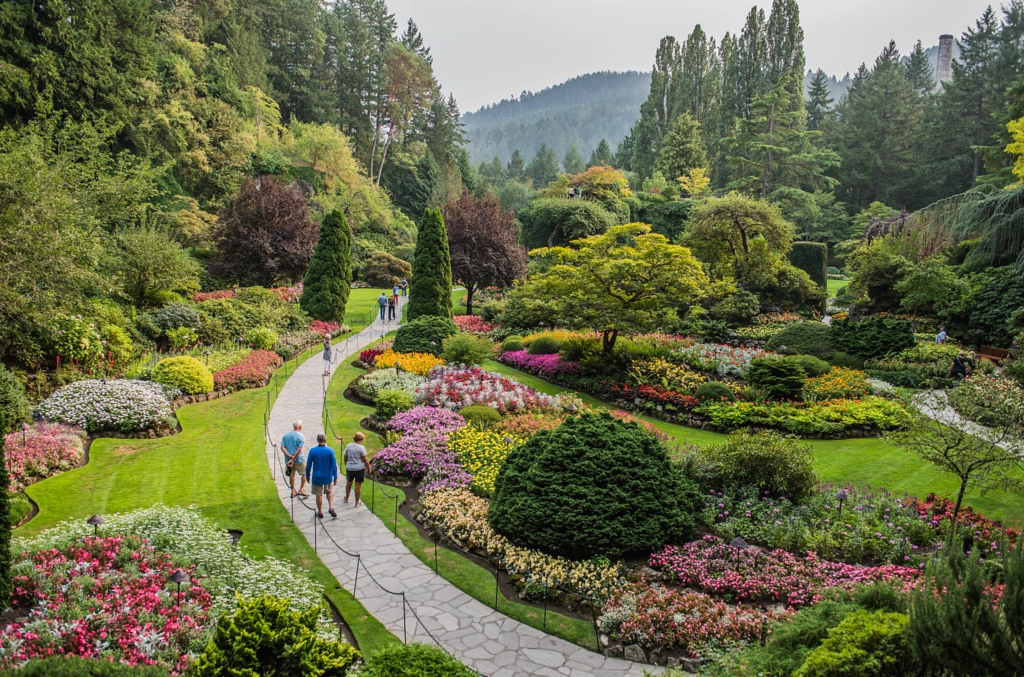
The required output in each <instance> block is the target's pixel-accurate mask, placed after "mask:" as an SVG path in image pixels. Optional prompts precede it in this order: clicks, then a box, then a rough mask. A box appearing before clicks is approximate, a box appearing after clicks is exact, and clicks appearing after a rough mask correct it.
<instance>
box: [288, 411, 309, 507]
mask: <svg viewBox="0 0 1024 677" xmlns="http://www.w3.org/2000/svg"><path fill="white" fill-rule="evenodd" d="M281 451H283V452H284V458H285V463H286V464H287V465H288V479H289V483H290V485H291V488H292V496H293V497H294V496H302V497H306V496H309V494H307V493H306V436H305V435H303V434H302V421H298V420H296V421H292V430H291V432H288V433H285V434H284V437H282V438H281ZM296 476H298V477H301V478H302V482H301V483H300V484H299V490H298V491H295V478H296Z"/></svg>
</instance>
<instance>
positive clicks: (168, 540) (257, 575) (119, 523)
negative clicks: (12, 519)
mask: <svg viewBox="0 0 1024 677" xmlns="http://www.w3.org/2000/svg"><path fill="white" fill-rule="evenodd" d="M104 518H105V519H106V522H104V524H103V526H101V527H100V530H99V533H100V535H101V536H113V535H118V534H119V535H125V536H138V537H140V538H145V539H147V540H148V541H149V544H150V545H152V546H153V547H154V548H156V549H157V550H158V551H163V552H167V553H170V554H171V556H172V557H173V558H174V560H175V561H176V562H180V563H181V564H193V565H195V566H196V568H197V569H198V573H199V574H200V576H201V577H202V584H203V587H204V588H205V589H206V591H207V592H208V593H210V598H211V600H212V602H213V614H212V615H213V617H214V618H216V617H217V616H220V615H221V614H223V613H231V612H233V611H234V610H235V608H236V607H237V601H236V597H235V594H236V593H237V594H238V595H240V596H241V597H243V598H249V597H259V596H261V595H273V596H275V597H286V598H288V599H290V600H291V605H292V608H294V609H308V608H310V607H314V606H317V605H320V604H322V601H323V599H322V595H321V593H322V587H321V586H320V585H319V584H317V583H316V582H314V581H313V580H311V579H309V578H307V577H305V576H303V575H302V574H301V573H299V571H298V570H297V569H296V568H295V567H294V566H292V565H289V564H285V563H284V562H281V561H279V560H276V559H273V558H271V557H266V558H263V559H260V560H255V559H252V558H251V557H249V556H248V555H246V554H245V553H244V552H242V551H241V550H240V549H239V548H236V547H235V546H234V545H232V543H231V538H230V537H229V536H228V534H227V532H225V531H224V530H223V529H221V528H219V527H218V526H217V524H216V523H215V522H213V521H212V520H210V519H207V518H205V517H203V516H202V515H201V514H200V513H199V511H198V510H195V509H194V508H170V507H166V506H154V507H152V508H146V509H143V510H136V511H134V512H130V513H125V514H116V515H105V516H104ZM92 533H93V527H91V526H89V525H88V524H86V523H85V520H76V521H74V522H70V521H69V522H62V523H61V524H58V525H57V526H55V527H53V528H52V529H47V530H46V531H44V532H42V533H41V534H39V535H38V536H37V537H35V538H33V539H31V540H23V539H18V540H15V542H14V543H13V545H12V550H13V551H15V552H22V551H25V552H38V551H40V550H46V549H49V548H64V547H67V546H68V545H70V544H71V543H73V542H74V541H76V540H80V539H81V538H82V537H83V536H91V535H92ZM320 630H321V634H323V635H324V636H325V637H327V638H332V639H336V638H337V636H338V632H337V629H336V628H335V627H334V624H333V622H332V621H331V619H330V618H329V617H328V616H327V613H326V611H325V612H324V613H322V614H321V617H320Z"/></svg>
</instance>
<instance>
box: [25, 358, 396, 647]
mask: <svg viewBox="0 0 1024 677" xmlns="http://www.w3.org/2000/svg"><path fill="white" fill-rule="evenodd" d="M288 366H289V369H292V368H294V365H288ZM282 372H283V370H282ZM281 375H282V376H283V373H282V374H281ZM272 388H273V387H272V386H271V387H268V388H263V389H259V390H246V391H242V392H239V393H235V394H233V395H231V396H229V397H225V398H222V399H219V400H215V401H213V402H204V403H200V404H194V405H189V406H186V407H182V408H181V409H179V410H178V412H177V417H178V420H179V421H180V422H181V426H182V432H181V433H180V434H178V435H174V436H172V437H165V438H162V439H156V440H115V439H100V440H97V441H96V442H94V443H93V445H92V447H91V449H90V452H89V464H88V465H86V466H85V467H83V468H79V469H76V470H72V471H70V472H67V473H64V474H62V475H58V476H56V477H52V478H50V479H48V480H45V481H43V482H39V483H38V484H33V485H32V486H30V487H28V490H27V493H28V494H29V495H30V496H31V497H32V498H33V500H35V501H36V503H38V504H39V506H40V513H39V514H38V515H37V516H36V517H35V518H34V519H33V520H32V521H30V522H29V523H28V524H26V525H25V526H23V527H21V528H20V529H18V530H17V531H16V532H15V535H16V536H32V535H34V534H37V533H39V532H40V531H42V530H43V529H46V528H47V527H51V526H53V525H54V524H56V523H58V522H60V521H63V520H67V519H73V520H85V519H87V518H88V517H89V516H90V515H93V514H104V513H114V512H127V511H131V510H135V509H138V508H144V507H149V506H152V505H154V504H157V503H162V504H164V505H180V506H190V505H194V506H196V507H198V508H199V509H200V511H201V512H202V513H203V514H204V515H206V516H207V517H210V518H211V519H214V520H216V521H217V523H218V524H219V525H220V526H221V527H223V528H225V529H237V530H240V531H242V532H243V535H242V540H241V545H242V547H244V548H245V550H246V551H247V552H248V553H249V554H250V555H252V556H254V557H258V558H259V557H265V556H271V557H275V558H277V559H280V560H283V561H286V562H291V563H292V564H294V565H295V567H297V568H299V569H302V570H304V571H307V572H308V574H309V575H310V576H311V577H312V578H313V579H314V580H316V581H317V582H319V583H320V584H322V585H323V586H324V590H325V592H326V593H327V595H328V596H329V597H330V598H331V600H332V601H333V602H334V604H335V605H337V607H338V609H339V610H340V611H341V613H342V616H343V617H344V618H345V621H346V622H347V623H348V624H349V626H350V627H351V628H352V630H353V632H354V633H355V636H356V639H357V641H358V642H359V645H360V647H361V648H362V649H363V650H364V651H367V652H369V651H373V650H374V649H375V648H377V647H380V646H383V645H385V644H387V643H389V642H394V641H397V640H396V638H395V637H394V636H393V635H391V633H389V632H388V631H387V630H386V629H385V628H384V626H382V625H381V624H380V623H379V622H377V620H376V619H374V618H373V617H372V616H370V615H369V614H368V613H367V612H366V610H365V609H363V607H362V605H361V604H360V603H359V602H358V601H356V600H355V599H354V598H353V597H352V596H351V595H350V594H349V593H348V592H346V591H345V590H344V589H342V588H341V586H340V585H339V584H338V582H337V580H336V579H335V578H334V576H333V575H332V574H331V572H330V571H329V570H328V569H327V568H326V567H325V566H324V565H323V564H322V563H321V562H320V560H319V559H318V558H317V557H316V555H315V553H314V552H313V549H312V548H311V547H310V546H309V544H308V543H307V542H306V539H305V537H304V536H303V535H302V534H301V533H300V532H299V530H298V529H296V528H295V527H294V526H293V525H292V524H291V521H290V518H289V514H288V511H287V510H286V509H285V507H284V506H283V505H282V504H281V501H280V499H279V498H278V495H277V491H276V490H275V487H274V481H273V479H272V478H271V475H270V472H269V469H268V468H267V460H266V452H265V447H264V436H263V414H264V410H265V407H266V405H267V396H268V392H269V393H270V394H271V397H273V394H274V392H273V391H272Z"/></svg>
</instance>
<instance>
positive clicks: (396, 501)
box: [395, 494, 398, 537]
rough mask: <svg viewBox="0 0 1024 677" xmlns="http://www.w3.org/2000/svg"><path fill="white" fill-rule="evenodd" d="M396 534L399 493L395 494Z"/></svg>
mask: <svg viewBox="0 0 1024 677" xmlns="http://www.w3.org/2000/svg"><path fill="white" fill-rule="evenodd" d="M395 536H396V537H397V536H398V495H397V494H396V495H395Z"/></svg>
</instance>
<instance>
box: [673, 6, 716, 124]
mask: <svg viewBox="0 0 1024 677" xmlns="http://www.w3.org/2000/svg"><path fill="white" fill-rule="evenodd" d="M676 78H677V80H678V84H677V86H676V100H675V107H674V109H673V111H672V115H673V120H674V119H675V116H678V115H681V114H683V113H689V114H690V115H691V116H692V117H693V119H694V120H696V121H697V122H698V123H700V126H701V129H702V130H707V129H708V128H709V127H711V128H712V133H713V131H714V130H713V127H714V118H715V116H717V115H718V107H719V104H720V99H721V78H722V68H721V64H720V63H719V61H718V48H717V46H716V45H715V39H714V38H711V39H708V37H707V35H706V34H705V33H704V30H703V29H702V28H701V27H700V24H697V25H696V26H695V27H694V29H693V32H692V33H690V35H689V37H687V38H686V42H685V43H683V45H682V61H681V67H680V69H679V71H678V73H677V74H676ZM666 133H667V132H666ZM705 134H706V132H705ZM709 141H713V138H705V144H706V143H707V142H709Z"/></svg>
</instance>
